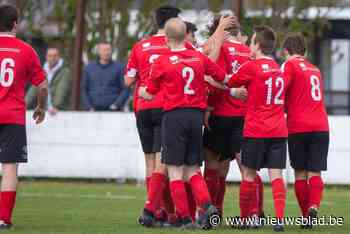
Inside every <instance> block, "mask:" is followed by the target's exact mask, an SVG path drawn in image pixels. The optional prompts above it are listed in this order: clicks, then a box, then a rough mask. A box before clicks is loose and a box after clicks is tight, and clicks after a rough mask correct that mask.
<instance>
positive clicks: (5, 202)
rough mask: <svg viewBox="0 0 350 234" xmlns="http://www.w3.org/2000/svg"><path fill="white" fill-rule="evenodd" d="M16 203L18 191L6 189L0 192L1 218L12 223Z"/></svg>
mask: <svg viewBox="0 0 350 234" xmlns="http://www.w3.org/2000/svg"><path fill="white" fill-rule="evenodd" d="M15 203H16V191H4V192H1V193H0V220H2V221H4V222H5V223H8V224H10V223H11V218H12V211H13V208H14V207H15Z"/></svg>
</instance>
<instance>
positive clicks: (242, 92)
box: [237, 86, 248, 101]
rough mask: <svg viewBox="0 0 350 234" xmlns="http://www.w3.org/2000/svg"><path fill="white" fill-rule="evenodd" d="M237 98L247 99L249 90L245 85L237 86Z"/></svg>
mask: <svg viewBox="0 0 350 234" xmlns="http://www.w3.org/2000/svg"><path fill="white" fill-rule="evenodd" d="M237 98H238V99H241V100H243V101H245V100H247V98H248V90H247V89H246V88H245V87H244V86H242V87H240V88H237Z"/></svg>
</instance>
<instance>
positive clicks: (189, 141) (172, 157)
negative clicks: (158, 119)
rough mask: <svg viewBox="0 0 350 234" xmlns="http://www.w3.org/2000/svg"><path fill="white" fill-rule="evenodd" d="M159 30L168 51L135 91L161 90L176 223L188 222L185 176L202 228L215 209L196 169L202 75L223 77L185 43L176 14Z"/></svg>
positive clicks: (164, 147)
mask: <svg viewBox="0 0 350 234" xmlns="http://www.w3.org/2000/svg"><path fill="white" fill-rule="evenodd" d="M165 33H166V36H167V42H168V45H169V47H170V50H169V53H167V54H164V55H162V56H161V57H160V58H159V59H157V60H156V61H155V63H154V64H153V65H152V69H151V73H150V79H149V80H148V81H147V83H146V87H142V88H141V89H140V96H142V97H144V98H145V99H148V100H152V98H153V96H154V95H157V93H158V92H159V90H163V91H164V94H165V96H164V100H165V102H164V116H163V120H162V162H163V163H164V164H165V165H166V166H167V169H168V173H169V178H170V189H171V195H172V198H173V201H174V203H175V207H176V210H177V212H178V214H179V217H180V218H181V223H180V224H181V225H180V226H182V227H184V228H187V227H193V223H192V220H191V218H190V212H189V207H188V202H187V192H186V189H185V181H188V182H189V184H190V185H191V189H192V192H193V195H194V197H195V200H196V201H197V204H198V206H199V207H200V208H201V210H200V211H199V220H198V223H199V224H200V225H201V227H202V228H208V227H209V226H210V224H209V218H210V217H211V216H212V215H214V214H216V213H217V210H216V208H215V207H214V206H213V205H212V203H211V199H210V195H209V192H208V189H207V186H206V184H205V181H204V179H203V177H202V175H201V173H200V168H199V165H200V164H201V162H202V157H203V156H202V125H203V117H204V110H205V109H206V107H207V104H206V84H205V80H204V75H210V76H212V77H213V78H214V79H215V80H218V81H223V80H224V78H225V72H224V71H223V70H222V69H220V67H218V66H217V65H216V64H215V63H214V62H212V61H211V60H210V59H209V58H208V57H206V56H204V55H203V54H201V53H200V52H198V51H195V50H189V49H186V48H185V36H186V26H185V24H184V22H183V21H182V20H181V19H179V18H174V19H170V20H169V21H168V22H167V23H166V26H165ZM161 87H162V89H161ZM149 213H151V212H149ZM150 216H152V215H150Z"/></svg>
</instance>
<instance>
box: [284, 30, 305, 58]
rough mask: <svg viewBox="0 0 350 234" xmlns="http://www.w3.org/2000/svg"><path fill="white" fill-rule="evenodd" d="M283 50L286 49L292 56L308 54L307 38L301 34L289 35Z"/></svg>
mask: <svg viewBox="0 0 350 234" xmlns="http://www.w3.org/2000/svg"><path fill="white" fill-rule="evenodd" d="M282 48H283V49H286V50H287V51H288V53H289V54H290V55H294V54H299V55H304V54H305V53H306V42H305V37H304V36H303V35H302V34H300V33H293V34H288V35H287V36H286V37H285V39H284V41H283V44H282Z"/></svg>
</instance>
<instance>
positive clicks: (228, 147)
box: [203, 115, 244, 161]
mask: <svg viewBox="0 0 350 234" xmlns="http://www.w3.org/2000/svg"><path fill="white" fill-rule="evenodd" d="M243 125H244V117H224V116H215V115H213V116H211V117H210V118H209V127H210V130H209V129H207V128H206V129H205V131H204V135H203V141H204V142H205V144H204V145H205V146H206V147H207V148H208V149H210V150H211V151H213V152H214V153H215V154H218V155H219V160H220V161H223V160H227V159H233V158H234V157H235V153H239V152H241V145H242V141H243Z"/></svg>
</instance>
